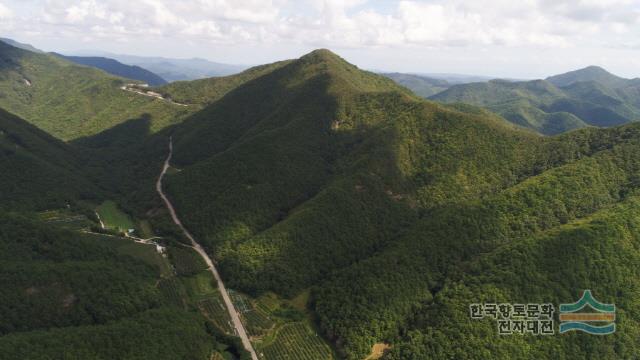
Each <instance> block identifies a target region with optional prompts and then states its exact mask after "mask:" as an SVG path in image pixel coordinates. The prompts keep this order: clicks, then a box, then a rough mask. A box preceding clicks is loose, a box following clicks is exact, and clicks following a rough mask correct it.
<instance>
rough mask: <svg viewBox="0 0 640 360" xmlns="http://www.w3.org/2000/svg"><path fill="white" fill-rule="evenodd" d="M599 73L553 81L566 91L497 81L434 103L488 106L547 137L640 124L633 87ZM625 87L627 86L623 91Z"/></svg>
mask: <svg viewBox="0 0 640 360" xmlns="http://www.w3.org/2000/svg"><path fill="white" fill-rule="evenodd" d="M600 70H601V69H600ZM600 70H597V69H596V70H593V69H592V70H584V71H578V72H575V73H569V74H565V75H558V76H557V77H551V78H549V79H551V80H553V82H555V83H556V84H558V85H560V84H562V86H563V87H558V86H556V85H554V83H553V82H552V81H549V80H534V81H527V82H507V81H500V80H493V81H490V82H487V83H476V84H464V85H456V86H453V87H451V88H449V89H448V90H446V91H443V92H441V93H439V94H436V95H434V96H432V97H431V99H432V100H436V101H441V102H446V103H453V102H464V103H468V104H472V105H478V106H484V107H487V108H488V109H490V110H492V111H494V112H496V113H498V114H500V115H502V116H504V117H505V118H506V119H507V120H509V121H511V122H513V123H514V124H517V125H520V126H523V127H526V128H530V129H533V130H536V131H538V132H540V133H542V134H545V135H553V134H559V133H562V132H565V131H569V130H574V129H578V128H581V127H585V126H589V125H591V126H599V127H608V126H616V125H621V124H625V123H628V122H630V121H636V120H638V119H640V108H639V107H637V101H638V98H637V92H634V90H631V89H633V88H631V89H627V88H626V87H628V86H629V82H630V81H629V80H625V79H621V78H617V77H614V76H613V75H610V74H609V75H610V76H605V75H603V73H602V72H601V71H600ZM602 71H604V70H602ZM607 74H608V73H607ZM621 84H627V85H626V86H625V87H620V86H621Z"/></svg>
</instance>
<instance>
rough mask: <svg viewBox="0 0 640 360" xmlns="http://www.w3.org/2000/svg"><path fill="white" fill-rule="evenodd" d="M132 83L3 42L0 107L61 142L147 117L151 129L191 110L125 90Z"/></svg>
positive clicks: (174, 120)
mask: <svg viewBox="0 0 640 360" xmlns="http://www.w3.org/2000/svg"><path fill="white" fill-rule="evenodd" d="M127 82H131V80H126V79H123V78H119V77H114V76H111V75H108V74H106V73H105V72H103V71H101V70H97V69H93V68H89V67H86V66H79V65H76V64H74V63H72V62H69V61H66V60H64V59H61V58H59V57H57V56H54V55H51V54H40V53H34V52H31V51H26V50H22V49H18V48H16V47H13V46H10V45H7V44H5V43H3V42H0V108H3V109H5V110H7V111H10V112H12V113H14V114H16V115H18V116H20V117H22V118H23V119H25V120H27V121H28V122H30V123H32V124H34V125H36V126H37V127H39V128H40V129H42V130H44V131H46V132H48V133H49V134H51V135H53V136H55V137H58V138H60V139H63V140H70V139H75V138H78V137H82V136H88V135H93V134H96V133H98V132H100V131H103V130H106V129H108V128H111V127H112V126H114V125H117V124H120V123H122V122H124V121H126V120H129V119H135V118H138V117H140V116H142V115H143V114H148V116H150V117H151V118H152V130H158V129H160V128H162V127H164V126H167V125H169V124H171V123H173V122H176V121H179V120H180V119H181V118H183V117H184V116H185V115H186V114H188V113H190V110H189V109H188V108H186V107H184V106H179V105H176V104H173V103H171V102H168V101H164V100H161V99H157V98H153V97H148V96H140V95H139V94H136V93H133V92H130V91H125V90H123V89H121V87H122V86H123V85H124V84H125V83H127Z"/></svg>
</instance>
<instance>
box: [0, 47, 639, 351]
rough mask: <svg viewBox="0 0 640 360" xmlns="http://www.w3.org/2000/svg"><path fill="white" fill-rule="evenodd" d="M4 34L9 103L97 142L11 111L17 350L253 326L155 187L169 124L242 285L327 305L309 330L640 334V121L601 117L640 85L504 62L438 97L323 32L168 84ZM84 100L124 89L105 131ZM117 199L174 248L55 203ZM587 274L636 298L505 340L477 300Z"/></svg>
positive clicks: (463, 345) (359, 347) (12, 343)
mask: <svg viewBox="0 0 640 360" xmlns="http://www.w3.org/2000/svg"><path fill="white" fill-rule="evenodd" d="M0 50H1V52H0V56H1V57H2V59H4V60H3V61H4V62H3V64H4V65H3V69H2V70H0V73H2V74H4V75H5V76H4V77H3V78H1V79H0V85H1V84H4V87H0V91H2V94H3V96H2V98H0V106H5V105H6V106H7V109H8V110H10V111H11V112H13V113H16V114H18V115H21V116H24V117H25V119H26V120H28V121H29V122H31V123H32V124H35V125H37V126H38V127H39V128H40V129H45V130H47V131H49V132H50V133H52V134H53V135H55V136H57V137H59V138H64V139H74V140H73V141H70V142H68V143H64V142H62V141H60V140H58V139H56V138H54V137H53V136H51V135H49V134H47V133H45V132H44V131H42V130H40V129H38V128H36V127H35V126H32V125H30V124H28V123H26V122H25V121H23V120H21V119H20V118H18V117H17V116H15V115H12V114H10V113H6V112H0V151H2V152H1V153H0V165H2V166H3V169H5V170H4V173H3V175H0V180H2V183H3V185H4V186H5V187H9V188H10V189H14V191H11V192H9V193H8V194H5V193H4V192H3V193H1V194H0V201H1V203H0V204H1V205H2V206H0V249H2V250H3V251H0V276H1V277H2V278H3V279H4V280H3V284H7V286H6V288H5V289H4V290H2V291H0V296H2V298H3V302H2V303H1V304H0V315H2V316H0V319H1V320H0V353H3V354H16V356H14V358H19V359H41V358H61V357H63V355H64V356H66V357H68V358H105V359H106V358H123V359H141V358H154V359H176V358H180V359H210V358H213V359H216V358H218V357H216V356H218V355H220V354H219V352H218V349H219V348H221V347H222V348H224V347H225V345H224V344H232V343H233V341H232V340H229V338H227V337H225V336H223V335H221V334H220V329H219V328H221V327H220V326H219V325H220V321H219V319H218V324H217V325H216V319H215V318H214V317H212V316H211V314H212V313H213V312H214V311H215V309H217V308H216V306H217V305H214V306H213V307H210V308H208V309H209V310H206V311H205V310H203V308H204V305H203V304H209V305H210V304H211V302H207V301H211V299H212V298H211V297H210V296H213V295H212V294H215V293H216V290H215V288H212V282H211V278H210V277H203V276H201V273H202V271H203V265H202V262H198V261H196V260H194V259H197V258H194V257H193V256H192V254H191V253H190V251H191V250H190V249H188V248H185V247H184V244H182V245H181V242H182V241H183V240H184V239H182V238H181V235H180V233H179V231H176V227H175V226H173V225H172V224H171V223H170V222H169V220H168V216H167V212H166V210H163V208H162V206H161V204H162V203H161V202H160V199H159V198H158V196H157V194H156V193H155V189H154V185H155V181H156V179H157V176H158V174H159V172H160V169H161V167H162V162H163V160H164V158H165V157H166V155H167V151H168V145H169V139H170V138H171V139H172V144H173V157H172V159H171V165H172V166H171V168H170V169H169V171H168V172H167V175H166V176H165V179H164V188H165V191H166V193H167V194H168V196H169V197H170V199H171V201H172V202H173V204H174V206H175V207H176V210H177V212H178V213H179V215H180V218H181V220H182V223H183V224H184V225H185V226H186V227H187V228H188V229H189V231H190V232H192V233H193V235H194V236H195V237H196V238H197V239H198V241H199V242H201V243H202V244H203V245H204V246H205V248H206V250H207V251H208V252H209V254H210V255H211V256H212V258H214V259H215V262H216V266H217V267H218V266H219V268H220V271H221V273H222V277H223V278H224V279H225V282H226V283H227V285H228V286H229V287H230V288H231V289H234V290H235V291H240V292H239V293H235V294H240V293H246V294H250V295H252V296H253V297H254V299H258V298H262V299H264V298H265V296H267V297H275V298H279V299H292V300H290V301H291V302H292V303H293V302H302V303H303V304H302V305H301V306H300V308H301V309H302V310H299V311H302V313H299V312H296V310H295V309H293V308H284V309H277V310H278V311H279V314H280V315H278V316H282V317H288V318H290V319H293V320H292V321H295V322H297V323H298V324H301V323H302V320H300V319H301V318H304V317H305V316H308V319H314V320H315V321H316V325H317V329H318V330H317V333H316V332H315V331H311V332H310V334H311V335H310V336H312V337H313V339H314V340H315V341H321V340H319V339H320V337H319V336H318V333H319V334H321V335H322V336H323V337H324V338H326V339H329V340H330V341H331V342H332V344H333V346H334V347H335V350H336V351H337V355H338V357H342V358H346V359H349V360H352V359H353V360H356V359H358V360H361V359H364V358H366V357H367V356H368V355H369V353H370V352H371V348H372V346H373V345H374V344H380V343H385V344H390V345H391V348H390V349H389V351H388V352H387V353H386V354H385V355H384V357H383V358H385V359H393V360H395V359H398V360H400V359H431V358H433V359H458V358H461V359H515V358H517V359H539V358H560V359H562V358H566V359H569V358H579V359H590V358H611V359H614V358H615V359H617V358H621V359H625V358H633V357H634V356H635V355H636V354H638V353H640V345H639V343H638V341H637V339H638V338H639V336H640V334H639V333H638V330H637V329H638V328H640V315H639V314H640V312H639V311H638V310H639V309H638V306H640V305H639V304H638V301H637V294H638V293H639V292H640V282H639V281H638V280H637V279H638V278H639V277H638V276H636V275H639V273H640V267H639V265H638V264H640V261H639V260H640V258H639V253H638V248H640V233H639V232H638V229H639V228H640V218H639V217H638V213H639V210H640V192H639V191H640V189H639V188H640V180H639V179H640V160H639V159H640V156H638V155H639V154H640V125H638V124H626V125H623V126H617V127H612V128H608V129H599V128H595V127H587V126H586V125H598V126H613V125H617V124H622V123H626V122H628V121H629V120H632V116H633V114H635V111H636V108H637V106H639V105H638V103H637V95H638V92H637V89H638V85H639V84H638V82H637V81H635V80H629V81H625V83H624V84H622V83H620V84H618V85H616V86H615V87H612V86H613V85H611V84H612V82H605V83H603V82H599V81H602V77H582V76H571V78H575V79H578V80H575V81H574V80H570V79H569V80H567V79H560V80H558V79H555V80H554V79H550V81H544V80H539V81H532V82H507V81H491V82H488V83H486V84H469V85H461V86H453V87H451V88H450V89H449V90H446V91H445V92H444V93H442V94H443V96H446V97H447V99H446V100H447V102H448V101H451V102H454V100H455V103H451V104H449V103H437V102H433V101H429V100H425V99H423V98H421V97H418V96H416V95H415V94H413V93H412V92H411V91H409V90H408V89H406V88H404V87H402V86H400V85H398V84H396V83H395V82H394V81H392V80H391V79H389V78H386V77H384V76H381V75H376V74H374V73H370V72H366V71H362V70H360V69H358V68H357V67H356V66H354V65H351V64H349V63H347V62H346V61H344V60H343V59H342V58H340V57H339V56H337V55H335V54H333V53H331V52H330V51H328V50H316V51H314V52H311V53H309V54H307V55H305V56H303V57H301V58H299V59H295V60H289V61H283V62H278V63H274V64H269V65H264V66H259V67H255V68H252V69H249V70H247V71H245V72H243V73H241V74H237V75H233V76H228V77H221V78H211V79H203V80H198V81H192V82H177V83H172V84H168V85H164V86H162V87H158V88H154V89H152V90H153V91H154V92H158V93H159V94H161V98H156V99H152V98H150V97H149V96H145V95H144V94H141V93H134V92H131V91H124V90H122V89H120V88H119V87H118V86H119V85H120V84H122V81H124V80H123V79H120V78H115V77H110V76H107V75H105V74H104V73H103V72H100V71H97V70H94V69H89V68H86V67H79V66H75V65H73V64H70V63H69V62H66V61H64V60H62V59H58V58H55V57H53V56H51V55H47V54H35V53H27V52H24V51H22V50H19V49H16V48H13V47H5V48H0ZM56 73H64V74H66V75H67V76H70V75H73V76H71V80H70V79H66V80H65V79H63V78H61V77H56V76H58V75H56ZM574 75H575V74H574ZM73 79H75V80H73ZM72 80H73V81H72ZM551 80H553V81H556V80H558V81H562V82H565V83H563V85H562V87H558V86H556V85H554V84H553V83H552V82H551ZM25 81H26V82H25ZM615 82H616V81H613V83H615ZM27 83H29V84H31V85H27ZM36 83H41V84H42V87H41V88H39V89H38V91H36V92H31V90H29V87H36ZM20 84H24V85H25V86H27V87H26V88H21V87H19V85H20ZM53 84H57V85H56V86H54V85H53ZM68 84H71V85H73V86H77V88H76V89H75V90H73V91H72V92H69V93H64V91H62V90H60V88H64V86H66V85H68ZM101 84H102V85H101ZM73 86H72V87H73ZM56 91H57V92H62V93H64V94H63V95H59V96H58V95H56V94H55V93H54V92H56ZM43 94H47V96H50V99H49V100H47V101H44V100H42V99H44V95H43ZM67 97H69V98H68V99H69V102H70V103H71V104H67V103H66V100H65V99H67ZM75 99H82V100H77V101H80V103H83V102H86V103H89V104H98V103H100V104H103V105H104V109H105V110H104V111H105V112H103V113H99V114H100V115H96V118H95V119H103V120H104V122H102V120H101V121H99V122H98V123H99V126H93V127H92V128H91V129H90V131H89V130H87V129H86V128H83V127H84V126H87V125H86V123H85V120H81V119H82V116H86V114H87V113H83V111H85V110H86V109H94V108H98V107H95V106H88V107H87V108H82V107H80V109H77V108H76V107H77V105H78V103H74V101H76V100H75ZM496 99H502V102H497V100H496ZM620 99H623V100H624V101H622V100H620ZM618 100H620V101H618ZM465 102H466V103H472V104H476V105H479V106H484V107H487V108H489V109H490V110H495V111H496V112H499V113H501V114H503V115H504V116H505V117H506V118H508V119H509V120H510V121H511V122H509V121H507V120H505V119H504V118H503V117H501V116H499V115H496V114H494V113H491V112H490V111H488V110H486V109H483V108H481V107H476V106H475V105H469V104H464V103H465ZM177 103H180V104H183V105H179V104H177ZM27 105H29V106H27ZM185 105H186V106H185ZM38 106H41V107H42V110H41V111H42V112H41V113H38V112H37V111H35V110H33V107H36V108H37V107H38ZM501 106H504V107H501ZM83 109H85V110H83ZM106 109H108V110H106ZM507 110H508V111H507ZM509 111H512V112H513V113H514V114H515V113H518V114H520V115H522V113H524V114H526V115H528V116H529V118H526V117H525V116H522V119H521V120H519V121H520V122H518V121H516V120H514V119H517V118H516V117H510V116H509V114H511V113H510V112H509ZM25 114H26V115H25ZM45 114H46V115H47V116H45ZM114 114H115V115H114ZM612 114H615V115H618V116H619V117H618V118H616V117H613V115H612ZM39 116H40V117H39ZM162 116H165V117H166V120H164V121H163V120H160V119H164V118H162ZM169 117H170V118H169ZM92 121H94V120H92ZM95 121H97V120H95ZM513 122H515V123H517V124H518V125H523V126H525V127H529V128H530V129H529V130H528V129H522V128H521V127H518V126H516V125H514V124H513ZM89 124H95V122H89ZM580 127H586V128H583V129H577V130H575V131H572V132H568V133H566V134H561V135H555V136H547V137H545V136H540V135H539V134H537V133H535V132H534V131H531V129H535V130H539V131H542V132H544V133H547V134H551V133H557V132H562V131H565V130H569V129H574V128H580ZM79 128H80V129H81V130H78V129H79ZM33 174H38V176H35V175H33ZM42 179H46V182H45V181H44V180H42ZM45 184H46V185H45ZM44 186H49V189H47V190H46V192H45V190H43V189H42V187H44ZM45 193H46V194H49V193H51V194H52V195H46V196H44V195H43V194H45ZM107 198H110V199H114V200H116V202H117V203H118V205H120V206H121V207H122V208H123V209H125V210H126V211H127V213H128V214H129V215H131V216H132V217H135V218H136V225H134V226H136V228H145V227H147V228H152V229H151V230H148V229H147V230H146V232H148V233H150V234H151V235H158V236H160V238H161V239H160V240H158V241H161V242H162V243H163V244H164V245H165V246H168V247H169V248H170V250H169V256H168V257H162V256H160V255H158V254H157V253H156V252H155V250H154V249H155V247H154V246H151V248H152V250H153V251H151V253H149V252H148V251H147V252H145V251H143V249H142V248H135V246H138V245H140V244H135V243H133V242H132V241H131V240H129V239H126V238H119V237H116V236H113V234H112V235H109V236H107V235H97V234H95V233H90V232H91V231H89V230H87V229H86V228H84V230H82V231H70V230H65V229H61V228H59V227H58V226H57V225H55V224H52V223H45V222H43V220H42V218H43V212H42V210H46V209H51V208H55V207H57V208H60V207H61V208H62V209H63V210H64V211H77V212H83V211H84V212H83V214H84V216H85V217H86V218H88V219H87V221H89V222H90V223H92V224H94V226H95V224H96V223H97V220H96V219H92V218H91V217H92V216H93V215H92V209H94V208H95V206H96V204H97V203H99V202H101V201H102V200H105V199H107ZM25 204H26V205H28V206H23V205H25ZM65 207H66V208H65ZM45 214H46V213H45ZM138 224H140V225H138ZM142 224H144V226H143V225H142ZM102 230H104V229H102ZM88 232H89V233H88ZM154 238H155V236H154ZM132 246H133V248H132ZM140 246H142V245H140ZM147 250H149V249H147ZM167 262H170V263H169V264H167ZM172 266H173V267H172ZM207 274H208V275H209V276H210V274H209V273H208V272H207ZM584 289H591V290H592V291H593V292H594V294H596V296H597V298H598V299H599V300H601V301H603V302H606V303H615V304H616V310H617V314H616V316H617V318H616V326H617V327H618V331H617V332H616V333H615V334H614V335H611V336H606V337H605V336H601V337H596V336H589V335H586V334H571V335H556V336H538V337H536V336H501V335H498V333H497V329H496V323H495V321H492V320H490V319H485V320H474V319H471V318H469V305H470V304H471V303H481V302H495V303H504V302H512V303H532V302H543V303H554V304H559V303H571V302H574V301H575V300H577V299H578V298H579V296H580V294H581V293H582V291H583V290H584ZM234 296H236V297H240V298H241V295H234ZM307 297H309V301H308V302H307V301H306V300H305V301H300V300H295V299H301V298H302V299H306V298H307ZM294 300H295V301H294ZM234 301H238V300H237V298H235V300H234ZM282 301H285V300H282ZM287 301H289V300H287ZM249 303H250V304H249V305H250V306H253V304H254V302H251V301H249ZM216 304H217V303H216ZM243 304H244V302H243ZM245 305H246V304H245ZM265 306H266V305H265ZM266 307H267V308H268V307H269V306H266ZM16 309H17V311H16ZM211 309H213V310H211ZM266 311H268V309H267V310H266ZM305 311H307V312H309V314H307V313H304V312H305ZM243 316H245V315H243ZM269 320H270V319H269V318H267V320H264V319H262V321H263V322H267V323H268V321H269ZM243 321H249V320H248V319H247V318H246V317H243ZM253 321H255V319H254V320H253ZM305 321H311V320H305ZM222 324H223V325H224V324H225V323H224V321H223V322H222ZM269 324H271V323H269ZM265 326H266V325H265ZM269 326H271V325H269ZM278 326H281V324H280V325H273V326H272V328H276V329H279V330H276V331H277V332H278V333H284V331H283V330H282V329H283V328H284V327H279V328H278ZM216 329H217V330H216ZM276 335H278V334H276ZM308 335H309V334H308ZM252 341H254V342H256V343H258V344H263V343H261V342H263V341H272V340H269V339H267V340H265V338H260V337H256V338H253V339H252ZM267 348H268V347H264V348H263V349H267ZM327 353H328V352H327ZM265 354H267V355H266V357H265V358H266V359H268V360H269V359H271V358H270V357H269V356H272V355H270V354H271V353H269V352H265ZM236 355H238V357H240V356H243V355H242V354H236ZM245 355H246V354H245ZM307 355H308V354H307ZM225 356H227V358H230V357H231V356H233V355H232V354H231V352H227V354H226V355H225ZM280 358H286V357H285V356H282V357H280ZM273 359H279V358H278V357H273ZM305 360H306V359H305Z"/></svg>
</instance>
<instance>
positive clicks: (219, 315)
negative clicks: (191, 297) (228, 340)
mask: <svg viewBox="0 0 640 360" xmlns="http://www.w3.org/2000/svg"><path fill="white" fill-rule="evenodd" d="M198 307H199V308H200V310H201V311H202V312H203V313H204V314H205V316H206V317H207V318H209V319H210V320H211V321H213V323H214V324H215V325H216V326H217V327H218V328H219V329H220V330H222V331H223V332H224V333H226V334H230V335H233V334H235V332H234V330H233V327H232V326H231V319H230V318H229V313H228V312H227V309H226V308H225V307H224V304H223V303H222V298H221V296H220V295H219V294H215V295H212V296H211V297H209V298H207V299H204V300H201V301H200V302H198Z"/></svg>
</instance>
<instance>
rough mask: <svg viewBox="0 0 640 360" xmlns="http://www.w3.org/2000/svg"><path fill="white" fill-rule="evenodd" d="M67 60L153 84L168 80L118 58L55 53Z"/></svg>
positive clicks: (160, 83)
mask: <svg viewBox="0 0 640 360" xmlns="http://www.w3.org/2000/svg"><path fill="white" fill-rule="evenodd" d="M54 55H57V56H59V57H61V58H63V59H65V60H69V61H71V62H73V63H76V64H79V65H86V66H91V67H94V68H96V69H100V70H103V71H105V72H108V73H109V74H111V75H115V76H120V77H123V78H127V79H134V80H139V81H142V82H143V83H145V84H149V85H151V86H158V85H164V84H166V83H167V81H166V80H165V79H163V78H161V77H160V76H158V75H156V74H154V73H152V72H151V71H149V70H145V69H143V68H141V67H139V66H135V65H125V64H123V63H121V62H119V61H117V60H113V59H109V58H105V57H98V56H65V55H62V54H55V53H54Z"/></svg>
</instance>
